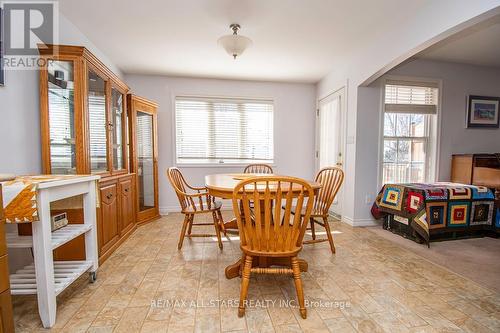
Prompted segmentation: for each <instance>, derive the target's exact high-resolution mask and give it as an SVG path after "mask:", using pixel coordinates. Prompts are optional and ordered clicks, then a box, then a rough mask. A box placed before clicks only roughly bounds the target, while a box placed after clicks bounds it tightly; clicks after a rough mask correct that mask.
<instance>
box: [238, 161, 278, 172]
mask: <svg viewBox="0 0 500 333" xmlns="http://www.w3.org/2000/svg"><path fill="white" fill-rule="evenodd" d="M243 173H264V174H272V173H273V168H272V167H271V166H270V165H268V164H262V163H255V164H249V165H247V166H246V167H245V169H244V170H243Z"/></svg>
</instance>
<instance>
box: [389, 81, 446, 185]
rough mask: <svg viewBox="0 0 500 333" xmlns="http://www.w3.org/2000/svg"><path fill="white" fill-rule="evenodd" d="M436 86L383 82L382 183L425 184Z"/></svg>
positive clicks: (429, 167) (434, 121) (435, 105)
mask: <svg viewBox="0 0 500 333" xmlns="http://www.w3.org/2000/svg"><path fill="white" fill-rule="evenodd" d="M437 106H438V87H437V84H433V83H427V82H426V83H422V82H401V81H397V82H395V81H387V84H386V85H385V102H384V143H383V146H384V148H383V167H382V173H383V174H382V180H383V183H384V184H385V183H422V182H426V181H429V180H430V179H429V175H430V169H431V166H432V165H434V161H432V160H431V158H430V156H431V154H430V151H431V150H434V149H435V145H436V142H435V141H436V140H435V135H433V132H434V131H435V129H436V125H435V123H436V117H437V116H436V114H437Z"/></svg>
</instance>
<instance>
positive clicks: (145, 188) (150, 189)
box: [127, 94, 160, 223]
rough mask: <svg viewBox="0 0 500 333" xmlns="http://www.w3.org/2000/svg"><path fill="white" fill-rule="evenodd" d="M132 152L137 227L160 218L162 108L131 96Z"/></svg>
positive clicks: (128, 104) (128, 99) (129, 108)
mask: <svg viewBox="0 0 500 333" xmlns="http://www.w3.org/2000/svg"><path fill="white" fill-rule="evenodd" d="M127 106H128V115H129V118H130V125H131V126H130V127H131V138H130V141H131V142H132V149H131V151H130V154H131V159H130V162H131V170H132V172H133V173H135V177H136V184H137V199H136V200H137V223H146V222H149V221H152V220H154V219H157V218H159V217H160V209H159V203H158V134H157V127H158V125H157V122H158V121H157V109H158V105H157V104H156V103H154V102H151V101H148V100H147V99H145V98H142V97H139V96H135V95H131V94H129V95H128V96H127Z"/></svg>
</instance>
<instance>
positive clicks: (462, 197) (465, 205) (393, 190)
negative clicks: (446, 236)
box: [371, 183, 500, 243]
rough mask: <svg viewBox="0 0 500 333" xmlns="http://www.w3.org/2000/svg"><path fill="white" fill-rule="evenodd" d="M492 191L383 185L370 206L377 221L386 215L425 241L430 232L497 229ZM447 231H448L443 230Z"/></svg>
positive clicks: (499, 218)
mask: <svg viewBox="0 0 500 333" xmlns="http://www.w3.org/2000/svg"><path fill="white" fill-rule="evenodd" d="M494 200H495V195H494V193H493V191H492V190H490V189H488V188H486V187H481V186H474V185H464V184H456V183H434V184H420V183H417V184H386V185H384V187H383V188H382V190H381V191H380V193H379V195H378V196H377V199H376V200H375V203H374V204H373V206H372V210H371V212H372V215H373V217H375V218H376V219H379V218H383V217H385V216H387V215H388V214H392V215H394V219H395V220H396V221H399V222H401V223H404V224H407V225H409V226H410V227H411V228H412V229H413V230H415V231H416V232H417V233H418V234H419V235H420V236H422V237H423V238H424V239H425V240H426V242H427V243H428V242H429V239H430V234H432V231H433V230H435V229H436V230H437V229H439V230H440V231H447V230H448V231H453V230H457V229H456V228H460V227H461V228H469V227H479V228H481V227H485V228H488V227H489V228H491V227H493V226H495V227H500V207H498V208H496V207H495V201H494ZM445 229H447V230H445Z"/></svg>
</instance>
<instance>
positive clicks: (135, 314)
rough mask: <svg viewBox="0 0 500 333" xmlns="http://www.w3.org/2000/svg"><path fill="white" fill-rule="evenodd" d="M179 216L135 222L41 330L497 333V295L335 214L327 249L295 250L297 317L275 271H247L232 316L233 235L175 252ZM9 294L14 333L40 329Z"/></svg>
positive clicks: (31, 305)
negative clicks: (302, 265) (304, 312)
mask: <svg viewBox="0 0 500 333" xmlns="http://www.w3.org/2000/svg"><path fill="white" fill-rule="evenodd" d="M225 215H229V212H225ZM181 221H182V216H181V215H179V214H171V215H169V216H168V217H163V218H162V219H160V220H158V221H155V222H153V223H150V224H148V225H145V226H143V227H140V228H138V230H137V231H136V232H135V233H134V234H133V235H132V236H131V237H130V238H129V239H128V240H127V241H126V242H125V243H124V244H123V245H122V246H121V247H120V248H119V249H118V250H117V251H116V252H115V253H114V254H113V256H112V257H111V258H110V259H108V260H107V261H106V262H105V263H104V264H103V265H102V266H101V267H100V269H99V275H98V280H97V282H96V283H94V284H90V283H88V281H87V279H80V280H78V281H77V282H76V283H75V284H73V285H72V287H71V288H69V289H68V290H67V291H65V292H64V293H63V294H62V295H60V296H59V297H58V313H57V322H56V325H55V326H54V328H53V329H52V330H51V331H54V332H127V333H128V332H219V331H222V332H247V331H248V332H273V331H276V332H328V331H330V332H369V333H371V332H500V294H495V293H493V292H491V291H489V290H487V289H485V288H483V287H481V286H479V285H477V284H475V283H473V282H471V281H469V280H467V279H465V278H463V277H461V276H458V275H456V274H454V273H451V272H450V271H448V270H446V269H444V268H442V267H440V266H437V265H433V264H431V263H430V262H428V261H426V260H425V259H423V258H422V257H419V256H417V255H414V254H413V253H411V252H410V251H408V250H406V249H404V248H402V247H400V246H398V245H395V244H393V243H391V242H389V241H387V240H386V239H383V238H381V237H379V236H377V235H376V234H374V233H372V232H370V231H368V230H365V229H363V228H351V227H349V226H347V225H345V224H342V223H338V222H332V230H334V233H335V235H334V237H335V240H336V241H335V243H336V246H337V254H336V255H332V254H331V253H330V252H329V249H328V244H327V243H319V244H314V245H306V246H305V247H304V250H303V251H302V252H301V257H302V258H304V259H306V260H307V261H308V263H309V271H308V272H307V273H303V275H302V276H303V281H304V289H305V296H306V299H307V300H309V301H310V304H311V306H310V307H309V308H308V317H307V319H306V320H304V319H302V318H301V317H300V315H299V312H298V309H296V308H293V307H287V306H286V304H287V303H286V302H287V301H288V300H293V299H294V297H295V289H294V286H293V282H292V279H291V278H288V277H275V276H258V277H254V276H252V280H251V282H250V295H249V300H250V301H252V302H253V303H252V307H251V308H248V309H247V312H246V316H245V317H244V318H238V317H237V309H236V307H234V301H235V300H237V299H238V296H239V283H240V280H239V279H238V278H236V279H232V280H227V279H226V278H225V276H224V268H225V267H226V266H227V265H228V264H231V263H233V262H234V261H235V260H236V259H238V257H239V255H240V251H239V247H238V245H239V244H238V238H237V236H231V239H230V240H227V239H225V240H224V250H223V252H220V251H219V249H218V247H217V243H216V242H215V240H214V239H203V238H194V239H193V240H186V241H185V243H184V247H183V249H182V251H177V246H176V245H177V239H178V234H179V230H180V223H181ZM198 228H205V227H198ZM306 237H307V236H306ZM499 282H500V277H499ZM13 302H14V314H15V321H16V326H17V332H38V331H43V329H42V328H41V323H40V320H39V317H38V311H37V306H36V299H35V297H26V296H25V297H15V298H14V301H13ZM183 302H185V303H183ZM273 302H274V303H273ZM280 302H281V303H280ZM193 303H194V304H193ZM196 304H198V305H199V306H194V305H196ZM273 304H274V306H273ZM280 304H281V305H282V306H279V305H280Z"/></svg>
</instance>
